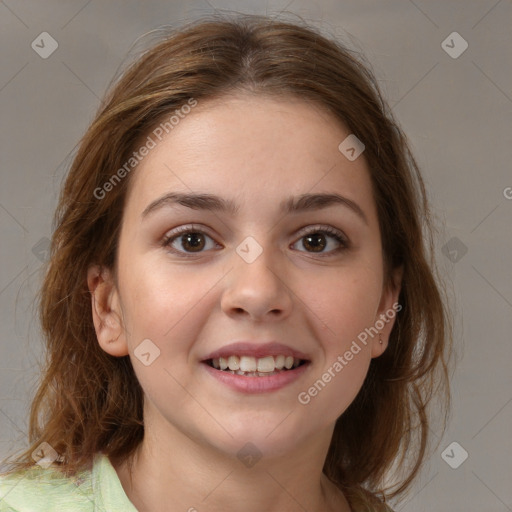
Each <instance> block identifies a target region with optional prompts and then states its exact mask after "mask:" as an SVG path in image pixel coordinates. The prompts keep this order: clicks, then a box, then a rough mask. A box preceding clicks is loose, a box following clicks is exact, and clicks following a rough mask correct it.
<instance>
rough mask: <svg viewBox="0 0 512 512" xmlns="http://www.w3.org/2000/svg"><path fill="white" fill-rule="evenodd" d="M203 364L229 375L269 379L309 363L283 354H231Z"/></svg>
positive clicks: (207, 360)
mask: <svg viewBox="0 0 512 512" xmlns="http://www.w3.org/2000/svg"><path fill="white" fill-rule="evenodd" d="M203 363H205V364H206V365H208V366H209V367H210V368H213V369H214V370H218V371H219V372H224V373H228V374H231V375H240V376H242V377H270V376H272V375H278V374H281V373H287V372H293V371H295V370H296V369H297V368H299V367H301V366H304V365H306V364H308V363H309V361H308V360H306V359H300V358H298V357H293V356H290V355H284V354H279V355H275V356H274V355H268V356H264V357H252V356H244V355H236V354H233V355H230V356H227V357H216V358H211V359H206V360H205V361H203Z"/></svg>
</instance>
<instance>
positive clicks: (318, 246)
mask: <svg viewBox="0 0 512 512" xmlns="http://www.w3.org/2000/svg"><path fill="white" fill-rule="evenodd" d="M326 245H327V242H326V241H325V235H323V234H321V233H315V234H313V235H307V236H305V237H304V238H303V240H302V246H303V247H304V248H305V249H308V248H311V250H312V251H313V252H322V251H323V250H324V248H325V247H326Z"/></svg>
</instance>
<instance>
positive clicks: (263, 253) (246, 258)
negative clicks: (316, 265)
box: [222, 236, 291, 318]
mask: <svg viewBox="0 0 512 512" xmlns="http://www.w3.org/2000/svg"><path fill="white" fill-rule="evenodd" d="M260 239H261V238H260ZM262 244H263V245H262ZM262 244H260V243H259V242H258V241H257V240H256V238H254V237H252V236H248V237H246V238H245V239H244V240H243V241H242V242H241V243H240V244H239V245H238V246H237V247H236V250H235V252H234V253H233V265H234V268H233V271H232V272H230V273H229V278H228V284H227V286H226V289H225V291H224V294H223V298H222V308H223V310H224V311H225V312H226V313H228V314H232V313H233V312H238V313H241V312H245V313H247V314H248V315H250V316H251V317H255V318H256V317H263V316H265V315H266V314H270V313H272V314H273V315H274V316H275V315H276V314H277V313H279V314H280V315H285V314H287V313H289V311H290V308H291V297H290V292H289V289H288V287H287V286H286V284H285V283H286V278H285V275H283V265H281V264H280V263H281V261H280V259H279V258H286V257H285V255H283V254H280V251H277V250H275V248H272V247H271V246H270V241H269V237H266V238H265V241H262Z"/></svg>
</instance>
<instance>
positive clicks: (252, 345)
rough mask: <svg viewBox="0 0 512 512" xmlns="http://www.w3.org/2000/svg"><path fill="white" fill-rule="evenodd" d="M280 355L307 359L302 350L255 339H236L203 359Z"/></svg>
mask: <svg viewBox="0 0 512 512" xmlns="http://www.w3.org/2000/svg"><path fill="white" fill-rule="evenodd" d="M280 355H283V356H292V357H294V358H297V359H303V360H305V361H309V357H308V356H307V355H306V354H304V353H303V352H300V351H299V350H296V349H294V348H292V347H289V346H287V345H283V344H282V343H277V342H276V341H268V342H263V343H262V342H257V341H237V342H235V343H230V344H229V345H225V346H224V347H222V348H219V349H218V350H215V351H213V352H212V353H211V354H209V355H208V356H207V357H205V358H204V361H208V360H209V359H218V358H219V357H223V358H226V359H227V358H228V357H229V356H249V357H255V358H262V357H266V356H280Z"/></svg>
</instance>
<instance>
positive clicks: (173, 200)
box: [141, 192, 368, 225]
mask: <svg viewBox="0 0 512 512" xmlns="http://www.w3.org/2000/svg"><path fill="white" fill-rule="evenodd" d="M174 205H181V206H185V207H186V208H191V209H193V210H206V211H213V212H222V213H227V214H230V215H233V216H235V215H236V214H237V213H238V211H239V209H240V208H239V205H237V204H236V203H235V202H234V201H232V200H229V199H224V198H222V197H219V196H216V195H213V194H194V193H181V192H170V193H168V194H165V195H164V196H162V197H160V198H158V199H156V200H155V201H153V202H152V203H150V204H149V205H148V206H147V207H146V208H145V209H144V211H143V212H142V215H141V216H142V217H143V218H145V217H147V216H148V215H149V214H150V213H153V212H155V211H157V210H160V209H161V208H164V207H171V206H174ZM334 205H341V206H345V207H347V208H349V209H350V210H352V211H353V212H354V213H355V214H356V215H357V216H358V217H359V218H361V219H362V220H363V221H364V223H365V224H367V225H368V218H367V217H366V214H365V213H364V211H363V209H362V208H361V207H360V206H359V205H358V204H357V203H356V202H355V201H353V200H352V199H349V198H348V197H344V196H341V195H339V194H302V195H300V196H295V197H293V196H292V197H289V198H288V199H286V200H284V201H282V202H281V205H280V210H281V212H282V213H300V212H306V211H315V210H321V209H323V208H328V207H329V206H334Z"/></svg>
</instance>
